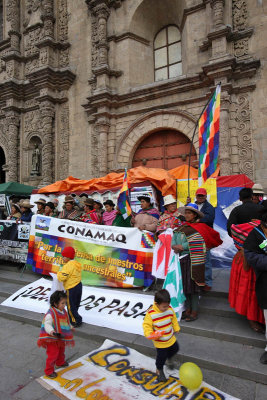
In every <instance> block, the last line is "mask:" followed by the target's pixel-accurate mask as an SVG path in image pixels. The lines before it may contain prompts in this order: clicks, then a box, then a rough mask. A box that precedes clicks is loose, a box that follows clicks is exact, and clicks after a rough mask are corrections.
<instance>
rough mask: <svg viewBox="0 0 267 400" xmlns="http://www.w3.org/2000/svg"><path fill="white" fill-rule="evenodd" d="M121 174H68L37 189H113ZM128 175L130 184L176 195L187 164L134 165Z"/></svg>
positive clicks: (193, 171)
mask: <svg viewBox="0 0 267 400" xmlns="http://www.w3.org/2000/svg"><path fill="white" fill-rule="evenodd" d="M214 175H215V174H214ZM217 175H218V172H217ZM217 175H216V176H217ZM123 176H124V172H120V173H116V172H111V173H110V174H108V175H106V176H104V177H102V178H94V179H90V180H81V179H77V178H73V177H72V176H69V177H68V178H66V179H64V180H63V181H57V182H55V183H53V184H52V185H48V186H45V187H43V188H41V189H39V190H38V193H58V192H61V193H64V192H88V191H90V192H94V191H107V190H112V189H113V190H114V188H120V187H121V186H122V181H123ZM128 177H129V182H130V184H133V183H140V182H145V181H149V182H150V183H151V184H152V185H154V186H155V187H156V188H157V189H158V190H160V192H161V193H162V196H166V195H167V194H172V195H173V196H175V197H176V182H175V180H176V179H187V177H188V165H182V166H180V167H177V168H174V169H171V170H170V171H166V170H165V169H161V168H146V167H136V168H131V169H129V170H128ZM197 177H198V172H197V169H196V168H192V167H190V178H192V179H195V178H197Z"/></svg>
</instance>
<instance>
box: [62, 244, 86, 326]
mask: <svg viewBox="0 0 267 400" xmlns="http://www.w3.org/2000/svg"><path fill="white" fill-rule="evenodd" d="M61 254H62V257H63V261H64V263H65V265H64V266H63V268H62V270H61V271H59V272H58V273H57V279H58V280H59V281H60V282H63V286H64V289H65V291H66V294H67V307H68V313H69V317H70V323H71V325H72V326H73V327H74V328H78V327H79V326H81V325H82V317H81V316H80V314H79V312H78V309H79V307H80V302H81V298H82V282H81V280H82V265H81V263H79V262H78V261H76V260H74V258H75V250H74V248H73V247H70V246H68V247H65V249H64V250H63V251H62V253H61Z"/></svg>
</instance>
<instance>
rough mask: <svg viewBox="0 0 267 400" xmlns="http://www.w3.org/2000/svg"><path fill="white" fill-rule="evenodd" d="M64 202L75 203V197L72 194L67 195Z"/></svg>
mask: <svg viewBox="0 0 267 400" xmlns="http://www.w3.org/2000/svg"><path fill="white" fill-rule="evenodd" d="M64 203H74V198H73V197H72V196H65V200H64Z"/></svg>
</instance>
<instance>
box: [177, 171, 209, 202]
mask: <svg viewBox="0 0 267 400" xmlns="http://www.w3.org/2000/svg"><path fill="white" fill-rule="evenodd" d="M198 187H199V184H198V179H190V197H191V202H192V203H194V201H195V195H196V191H197V189H198ZM201 187H203V188H205V189H206V190H207V200H208V201H209V202H210V203H211V204H212V205H213V207H217V181H216V179H215V178H210V179H207V180H206V182H205V183H203V184H202V185H201ZM187 196H188V181H187V179H178V180H177V203H178V207H181V206H184V205H185V204H186V203H187V201H186V199H187Z"/></svg>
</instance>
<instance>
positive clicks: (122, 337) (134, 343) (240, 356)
mask: <svg viewBox="0 0 267 400" xmlns="http://www.w3.org/2000/svg"><path fill="white" fill-rule="evenodd" d="M3 300H4V299H3V297H2V298H1V297H0V301H1V302H2V301H3ZM0 316H1V317H4V318H6V319H10V320H16V321H20V322H23V323H27V324H30V325H34V326H38V327H39V326H40V324H41V320H42V318H43V315H42V314H39V313H34V312H30V311H24V310H19V309H16V308H11V307H5V306H0ZM184 329H185V328H184V326H182V327H181V332H182V333H180V334H178V336H177V338H178V342H179V345H180V352H179V354H178V359H179V361H180V362H185V361H191V362H195V363H196V364H198V365H199V366H200V367H201V368H207V369H208V370H211V371H217V372H221V373H225V374H228V375H232V376H234V377H238V378H243V379H246V380H250V381H254V382H258V383H263V384H266V382H267V367H266V368H265V367H263V366H262V364H260V363H259V358H260V355H261V354H262V352H263V349H262V348H258V347H254V346H251V345H247V344H241V343H237V342H229V341H226V340H219V339H217V338H215V337H204V336H200V335H198V336H196V335H195V334H190V333H186V331H185V330H184ZM196 329H198V328H196ZM75 336H76V337H82V338H85V339H88V340H97V341H100V342H102V341H103V340H104V339H106V338H108V339H111V340H114V341H117V342H118V341H119V342H120V343H122V344H125V345H128V346H130V347H132V348H135V349H136V350H138V351H140V352H143V353H145V354H147V355H149V356H151V357H154V356H155V349H154V348H153V345H152V343H151V342H150V341H148V340H147V339H145V338H144V337H143V336H140V335H135V334H130V333H125V332H118V331H116V330H113V329H109V328H103V327H98V326H94V325H89V324H83V326H82V327H80V328H78V329H76V330H75ZM77 340H78V339H77Z"/></svg>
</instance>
